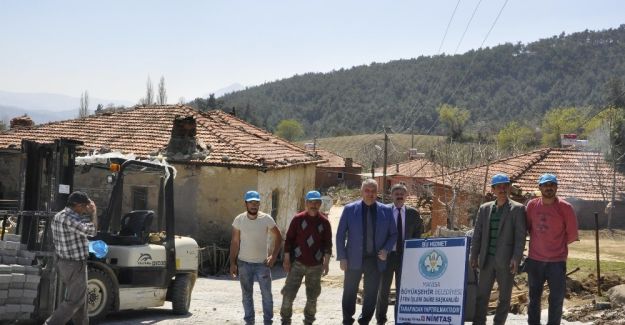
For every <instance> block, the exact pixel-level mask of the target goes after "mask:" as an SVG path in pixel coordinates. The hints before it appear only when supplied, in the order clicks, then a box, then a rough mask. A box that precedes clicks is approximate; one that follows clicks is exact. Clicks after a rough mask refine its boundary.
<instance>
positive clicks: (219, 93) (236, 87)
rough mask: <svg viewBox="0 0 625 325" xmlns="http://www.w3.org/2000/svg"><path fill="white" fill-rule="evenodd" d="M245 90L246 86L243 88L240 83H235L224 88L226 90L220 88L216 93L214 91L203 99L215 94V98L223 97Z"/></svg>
mask: <svg viewBox="0 0 625 325" xmlns="http://www.w3.org/2000/svg"><path fill="white" fill-rule="evenodd" d="M243 89H245V86H243V85H242V84H240V83H233V84H231V85H230V86H227V87H224V88H220V89H217V90H215V91H212V92H210V93H207V94H204V95H203V96H202V97H203V98H207V97H208V96H210V94H215V97H221V96H223V95H226V94H229V93H233V92H235V91H239V90H243Z"/></svg>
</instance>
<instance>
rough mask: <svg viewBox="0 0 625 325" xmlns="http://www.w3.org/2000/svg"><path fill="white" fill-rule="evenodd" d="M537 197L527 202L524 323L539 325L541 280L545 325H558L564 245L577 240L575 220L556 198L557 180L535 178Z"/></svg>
mask: <svg viewBox="0 0 625 325" xmlns="http://www.w3.org/2000/svg"><path fill="white" fill-rule="evenodd" d="M538 189H539V190H540V193H541V197H537V198H535V199H532V200H530V201H529V202H528V203H527V231H528V232H529V235H530V244H529V254H528V258H527V260H526V264H525V271H526V272H527V282H528V286H529V305H528V307H527V322H528V324H530V325H533V324H540V310H541V306H540V303H541V299H542V294H543V286H544V284H545V281H547V284H548V286H549V299H548V302H549V315H548V320H547V324H549V325H553V324H560V321H561V319H562V305H563V303H564V294H565V293H566V260H567V257H568V245H569V244H570V243H572V242H574V241H577V240H578V232H577V217H576V216H575V212H574V211H573V207H571V204H569V203H568V202H566V201H565V200H563V199H561V198H558V197H557V195H556V192H557V191H558V178H557V177H556V175H554V174H549V173H547V174H543V175H542V176H540V178H539V179H538Z"/></svg>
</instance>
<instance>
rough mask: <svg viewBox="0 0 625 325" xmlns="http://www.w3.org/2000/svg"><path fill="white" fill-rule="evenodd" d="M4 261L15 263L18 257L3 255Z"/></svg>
mask: <svg viewBox="0 0 625 325" xmlns="http://www.w3.org/2000/svg"><path fill="white" fill-rule="evenodd" d="M2 263H4V264H15V263H17V257H15V256H6V255H5V256H2Z"/></svg>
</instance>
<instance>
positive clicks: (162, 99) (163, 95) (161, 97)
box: [157, 76, 167, 105]
mask: <svg viewBox="0 0 625 325" xmlns="http://www.w3.org/2000/svg"><path fill="white" fill-rule="evenodd" d="M157 104H159V105H165V104H167V90H165V77H163V76H161V81H160V82H159V83H158V98H157Z"/></svg>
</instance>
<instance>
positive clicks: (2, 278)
mask: <svg viewBox="0 0 625 325" xmlns="http://www.w3.org/2000/svg"><path fill="white" fill-rule="evenodd" d="M11 279H13V275H12V274H11V273H5V274H0V283H11Z"/></svg>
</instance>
